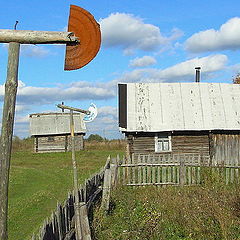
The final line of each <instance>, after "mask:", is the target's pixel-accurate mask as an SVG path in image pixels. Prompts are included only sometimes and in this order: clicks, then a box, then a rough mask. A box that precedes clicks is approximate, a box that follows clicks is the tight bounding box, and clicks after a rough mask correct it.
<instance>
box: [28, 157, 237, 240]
mask: <svg viewBox="0 0 240 240" xmlns="http://www.w3.org/2000/svg"><path fill="white" fill-rule="evenodd" d="M239 168H240V163H238V162H236V161H235V160H230V159H228V160H227V161H224V162H223V161H221V162H218V161H217V160H216V159H213V160H211V159H210V158H209V157H203V156H201V155H192V154H188V155H186V154H185V155H170V154H169V155H168V154H166V155H160V156H156V155H133V156H132V157H131V158H126V157H123V158H122V159H120V158H119V157H117V158H114V159H111V158H110V157H108V159H107V162H106V164H105V166H104V167H103V168H102V169H101V171H100V172H99V173H97V174H95V175H94V176H92V177H91V178H90V179H88V180H86V181H85V184H84V185H83V186H81V187H80V188H79V191H78V194H79V199H80V203H79V204H77V206H78V207H79V208H80V218H81V224H80V225H81V233H82V236H81V238H80V239H77V240H91V231H90V227H89V226H90V224H89V222H91V216H90V215H91V207H92V206H93V205H94V204H95V203H96V202H98V201H99V200H101V208H102V210H103V211H105V212H108V211H109V206H110V193H111V191H112V189H113V188H114V187H115V186H116V184H117V183H118V184H123V185H128V186H146V185H160V186H161V185H192V184H200V183H201V182H202V181H203V179H204V178H203V177H204V170H205V169H208V170H209V169H210V170H211V172H214V173H216V174H218V176H220V178H221V179H222V180H223V181H225V182H226V183H227V184H228V183H232V182H234V181H237V182H239ZM74 206H76V205H75V197H74V193H69V194H68V198H67V200H66V201H65V202H64V204H58V206H57V210H56V211H55V212H54V213H52V216H51V218H50V219H47V220H46V221H45V222H44V224H43V227H42V228H41V230H40V232H39V234H37V235H33V237H32V240H53V239H54V240H75V239H76V236H75V220H74V218H75V217H74V212H75V211H74ZM89 217H90V218H89Z"/></svg>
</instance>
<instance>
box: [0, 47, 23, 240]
mask: <svg viewBox="0 0 240 240" xmlns="http://www.w3.org/2000/svg"><path fill="white" fill-rule="evenodd" d="M19 48H20V44H19V43H15V42H11V43H10V44H9V49H8V51H9V54H8V69H7V81H6V84H5V96H4V107H3V117H2V131H1V138H0V239H7V231H6V229H7V206H8V179H9V169H10V158H11V148H12V135H13V122H14V113H15V102H16V94H17V86H18V61H19Z"/></svg>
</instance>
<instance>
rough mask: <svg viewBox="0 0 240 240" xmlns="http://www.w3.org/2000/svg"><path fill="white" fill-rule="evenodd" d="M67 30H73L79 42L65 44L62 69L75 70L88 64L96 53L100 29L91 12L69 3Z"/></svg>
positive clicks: (99, 40) (98, 45) (99, 42)
mask: <svg viewBox="0 0 240 240" xmlns="http://www.w3.org/2000/svg"><path fill="white" fill-rule="evenodd" d="M68 32H73V33H74V35H75V36H76V37H78V38H79V40H80V43H79V44H77V45H76V44H75V45H72V44H67V46H66V55H65V67H64V70H75V69H79V68H81V67H83V66H85V65H86V64H88V63H89V62H90V61H91V60H92V59H93V58H94V57H95V56H96V55H97V53H98V51H99V48H100V45H101V31H100V26H99V24H98V23H97V22H96V20H95V19H94V17H93V16H92V14H91V13H89V12H88V11H86V10H85V9H83V8H81V7H78V6H75V5H71V6H70V15H69V22H68Z"/></svg>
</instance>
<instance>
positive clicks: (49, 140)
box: [47, 137, 55, 142]
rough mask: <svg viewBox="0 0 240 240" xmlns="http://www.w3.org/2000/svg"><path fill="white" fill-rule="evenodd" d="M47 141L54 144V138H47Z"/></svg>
mask: <svg viewBox="0 0 240 240" xmlns="http://www.w3.org/2000/svg"><path fill="white" fill-rule="evenodd" d="M47 141H48V142H54V141H55V139H54V137H48V139H47Z"/></svg>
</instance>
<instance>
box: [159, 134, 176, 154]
mask: <svg viewBox="0 0 240 240" xmlns="http://www.w3.org/2000/svg"><path fill="white" fill-rule="evenodd" d="M159 139H162V140H164V139H165V140H166V139H167V140H168V143H169V149H168V150H166V151H164V150H163V151H158V140H159ZM155 152H156V153H166V152H172V137H171V135H168V137H167V138H166V137H161V135H156V136H155Z"/></svg>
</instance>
